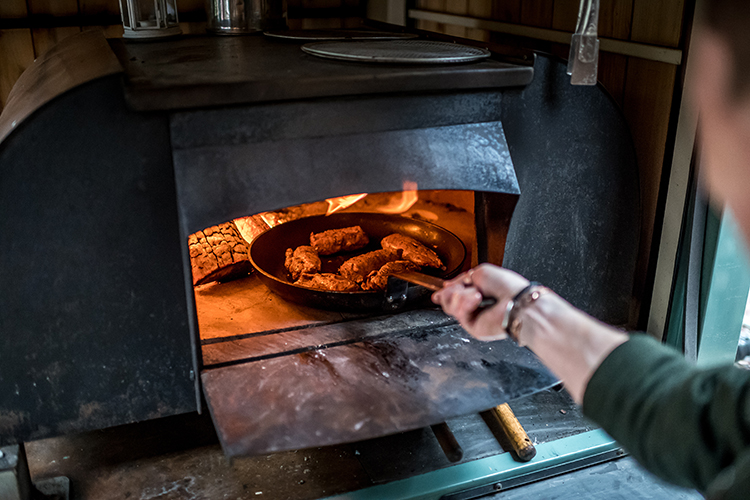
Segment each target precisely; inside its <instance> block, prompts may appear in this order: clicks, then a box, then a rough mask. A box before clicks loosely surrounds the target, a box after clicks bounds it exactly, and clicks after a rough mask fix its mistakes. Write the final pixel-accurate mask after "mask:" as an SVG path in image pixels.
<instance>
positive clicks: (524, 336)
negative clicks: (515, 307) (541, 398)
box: [518, 293, 628, 403]
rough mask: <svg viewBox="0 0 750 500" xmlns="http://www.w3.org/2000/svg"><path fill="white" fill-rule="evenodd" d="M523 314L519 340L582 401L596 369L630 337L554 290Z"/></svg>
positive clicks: (575, 397) (576, 399) (576, 398)
mask: <svg viewBox="0 0 750 500" xmlns="http://www.w3.org/2000/svg"><path fill="white" fill-rule="evenodd" d="M522 314H523V316H522V326H521V329H520V331H519V333H518V337H519V338H518V340H519V343H520V344H521V345H526V346H528V347H529V349H531V350H532V351H533V352H534V353H535V354H536V355H537V356H539V358H540V359H541V360H542V362H544V364H545V365H547V367H548V368H549V369H550V370H552V372H553V373H554V374H555V375H557V376H558V377H560V379H561V380H562V381H563V383H564V384H565V387H566V389H567V390H568V392H569V393H570V394H571V396H573V399H574V400H575V401H576V402H578V403H581V402H582V401H583V394H584V392H585V391H586V384H588V381H589V379H590V378H591V376H592V375H593V373H594V371H595V370H596V368H597V367H598V366H599V365H600V364H601V362H602V361H603V360H604V358H606V357H607V355H609V353H611V352H612V351H613V350H614V349H615V347H617V346H618V345H620V344H622V343H623V342H625V341H626V340H627V339H628V337H627V335H625V334H624V333H620V332H618V331H617V330H615V329H613V328H611V327H609V326H607V325H604V324H603V323H600V322H599V321H597V320H595V319H593V318H591V317H590V316H588V315H586V314H585V313H583V312H581V311H579V310H578V309H575V308H574V307H573V306H571V305H570V304H568V303H567V302H566V301H565V300H563V299H562V298H560V297H559V296H557V295H555V294H553V293H549V294H546V295H543V296H542V297H540V298H539V299H538V300H537V301H536V302H535V303H534V304H533V305H531V306H529V307H528V308H526V309H525V310H524V311H523V313H522Z"/></svg>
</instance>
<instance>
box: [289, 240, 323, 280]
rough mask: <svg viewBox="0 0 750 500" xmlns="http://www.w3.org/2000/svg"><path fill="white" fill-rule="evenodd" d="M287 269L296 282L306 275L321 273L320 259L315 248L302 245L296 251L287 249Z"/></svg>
mask: <svg viewBox="0 0 750 500" xmlns="http://www.w3.org/2000/svg"><path fill="white" fill-rule="evenodd" d="M284 267H286V269H287V271H289V274H291V275H292V279H294V280H296V279H298V278H299V277H300V276H302V274H304V273H310V274H312V273H317V272H319V271H320V257H318V253H317V252H316V251H315V249H314V248H313V247H310V246H307V245H302V246H301V247H297V248H295V249H294V250H292V249H291V248H287V249H286V259H285V260H284Z"/></svg>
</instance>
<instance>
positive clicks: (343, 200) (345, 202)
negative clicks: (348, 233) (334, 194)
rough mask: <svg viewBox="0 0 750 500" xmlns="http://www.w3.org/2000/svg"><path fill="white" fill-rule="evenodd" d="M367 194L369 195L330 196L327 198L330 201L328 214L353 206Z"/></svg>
mask: <svg viewBox="0 0 750 500" xmlns="http://www.w3.org/2000/svg"><path fill="white" fill-rule="evenodd" d="M365 196H367V193H361V194H350V195H349V196H339V197H338V198H328V199H327V200H326V201H327V202H328V210H326V215H331V214H332V213H334V212H338V211H339V210H343V209H345V208H348V207H351V206H352V205H354V204H355V203H357V202H358V201H359V200H361V199H362V198H364V197H365Z"/></svg>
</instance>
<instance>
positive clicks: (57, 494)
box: [0, 444, 70, 500]
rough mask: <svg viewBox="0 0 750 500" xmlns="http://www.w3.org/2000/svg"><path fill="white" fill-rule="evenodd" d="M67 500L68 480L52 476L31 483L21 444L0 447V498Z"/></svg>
mask: <svg viewBox="0 0 750 500" xmlns="http://www.w3.org/2000/svg"><path fill="white" fill-rule="evenodd" d="M32 498H34V499H35V500H69V498H70V481H68V478H67V477H53V478H49V479H43V480H41V481H38V482H35V483H32V482H31V476H30V475H29V465H28V461H27V460H26V450H25V449H24V447H23V444H16V445H13V446H6V447H3V448H0V499H2V500H31V499H32Z"/></svg>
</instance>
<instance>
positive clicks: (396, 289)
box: [385, 271, 497, 319]
mask: <svg viewBox="0 0 750 500" xmlns="http://www.w3.org/2000/svg"><path fill="white" fill-rule="evenodd" d="M407 283H413V284H415V285H419V286H423V287H425V288H427V289H428V290H432V291H433V292H437V291H438V290H440V289H441V288H443V284H444V283H445V280H443V279H440V278H436V277H435V276H430V275H429V274H424V273H419V272H416V271H401V272H398V273H393V274H392V275H391V276H389V277H388V288H386V295H385V300H386V302H387V303H388V304H390V305H391V306H392V307H393V308H394V309H396V308H398V307H400V306H401V305H403V302H405V301H406V290H407V289H408V287H409V285H408V284H407ZM495 304H497V299H496V298H495V297H486V296H482V301H481V302H480V303H479V306H477V308H476V309H474V312H473V313H472V314H471V315H472V319H475V318H476V317H477V316H479V314H481V313H482V311H484V310H485V309H489V308H490V307H492V306H494V305H495Z"/></svg>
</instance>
